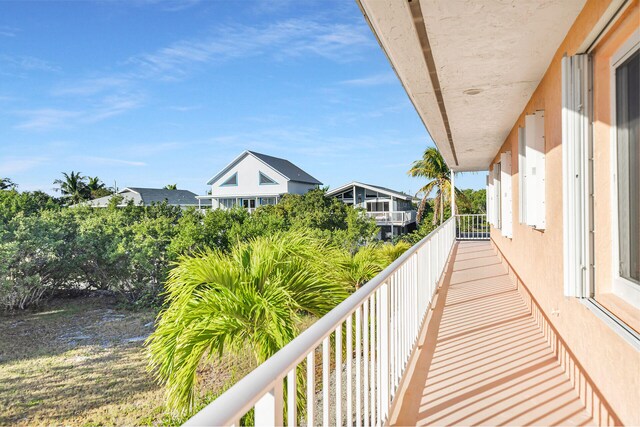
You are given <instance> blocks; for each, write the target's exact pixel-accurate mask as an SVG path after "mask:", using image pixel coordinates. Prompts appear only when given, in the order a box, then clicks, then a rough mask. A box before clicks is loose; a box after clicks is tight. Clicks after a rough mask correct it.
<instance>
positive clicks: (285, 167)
mask: <svg viewBox="0 0 640 427" xmlns="http://www.w3.org/2000/svg"><path fill="white" fill-rule="evenodd" d="M248 152H249V153H251V154H253V155H254V156H256V157H257V158H259V159H260V160H262V161H263V162H265V163H266V164H268V165H269V166H271V167H272V168H274V169H275V170H277V171H278V172H280V173H281V174H282V175H284V176H285V177H287V178H289V180H290V181H295V182H303V183H305V184H316V185H322V183H321V182H320V181H318V180H317V179H315V178H314V177H312V176H311V175H309V174H308V173H306V172H305V171H303V170H302V169H300V168H299V167H298V166H296V165H294V164H293V163H291V162H290V161H289V160H286V159H281V158H279V157H273V156H267V155H266V154H260V153H256V152H255V151H248Z"/></svg>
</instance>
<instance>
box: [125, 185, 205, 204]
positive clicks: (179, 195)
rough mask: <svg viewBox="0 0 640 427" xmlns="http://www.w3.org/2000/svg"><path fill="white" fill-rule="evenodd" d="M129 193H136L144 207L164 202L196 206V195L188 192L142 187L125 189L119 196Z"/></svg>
mask: <svg viewBox="0 0 640 427" xmlns="http://www.w3.org/2000/svg"><path fill="white" fill-rule="evenodd" d="M127 191H131V192H134V193H138V194H139V195H140V199H141V201H142V203H143V204H144V205H150V204H152V203H162V202H164V201H166V202H167V204H169V205H197V204H198V200H196V194H195V193H192V192H191V191H188V190H165V189H164V188H143V187H127V188H125V189H123V190H121V191H119V192H118V193H119V194H122V193H125V192H127Z"/></svg>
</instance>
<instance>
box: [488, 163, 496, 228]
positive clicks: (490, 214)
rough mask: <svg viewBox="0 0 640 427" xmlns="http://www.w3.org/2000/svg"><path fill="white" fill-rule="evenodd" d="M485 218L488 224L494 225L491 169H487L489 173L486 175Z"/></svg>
mask: <svg viewBox="0 0 640 427" xmlns="http://www.w3.org/2000/svg"><path fill="white" fill-rule="evenodd" d="M487 188H488V191H487V218H488V219H489V224H491V225H493V226H494V227H495V226H496V223H495V221H494V220H493V169H489V174H488V175H487Z"/></svg>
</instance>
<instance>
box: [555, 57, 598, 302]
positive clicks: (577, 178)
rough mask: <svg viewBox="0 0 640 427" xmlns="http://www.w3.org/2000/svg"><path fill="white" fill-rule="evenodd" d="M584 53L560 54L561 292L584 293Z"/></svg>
mask: <svg viewBox="0 0 640 427" xmlns="http://www.w3.org/2000/svg"><path fill="white" fill-rule="evenodd" d="M588 67H589V62H588V56H587V55H575V56H570V57H566V56H565V57H564V58H562V217H563V267H564V294H565V295H566V296H573V297H586V296H588V292H587V289H588V283H587V282H588V277H589V274H588V273H589V269H590V262H591V260H590V250H589V248H590V244H589V223H590V220H591V219H590V215H591V214H590V206H589V203H588V202H589V157H590V152H589V151H590V135H589V132H590V123H589V121H590V120H589V117H590V112H589V109H590V105H589V104H590V102H589V68H588Z"/></svg>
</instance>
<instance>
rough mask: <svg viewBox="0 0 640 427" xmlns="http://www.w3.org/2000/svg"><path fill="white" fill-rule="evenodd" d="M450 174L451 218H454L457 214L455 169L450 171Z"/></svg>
mask: <svg viewBox="0 0 640 427" xmlns="http://www.w3.org/2000/svg"><path fill="white" fill-rule="evenodd" d="M449 172H450V173H451V216H452V217H453V216H455V214H456V211H455V208H456V179H455V174H454V173H453V169H449Z"/></svg>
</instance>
